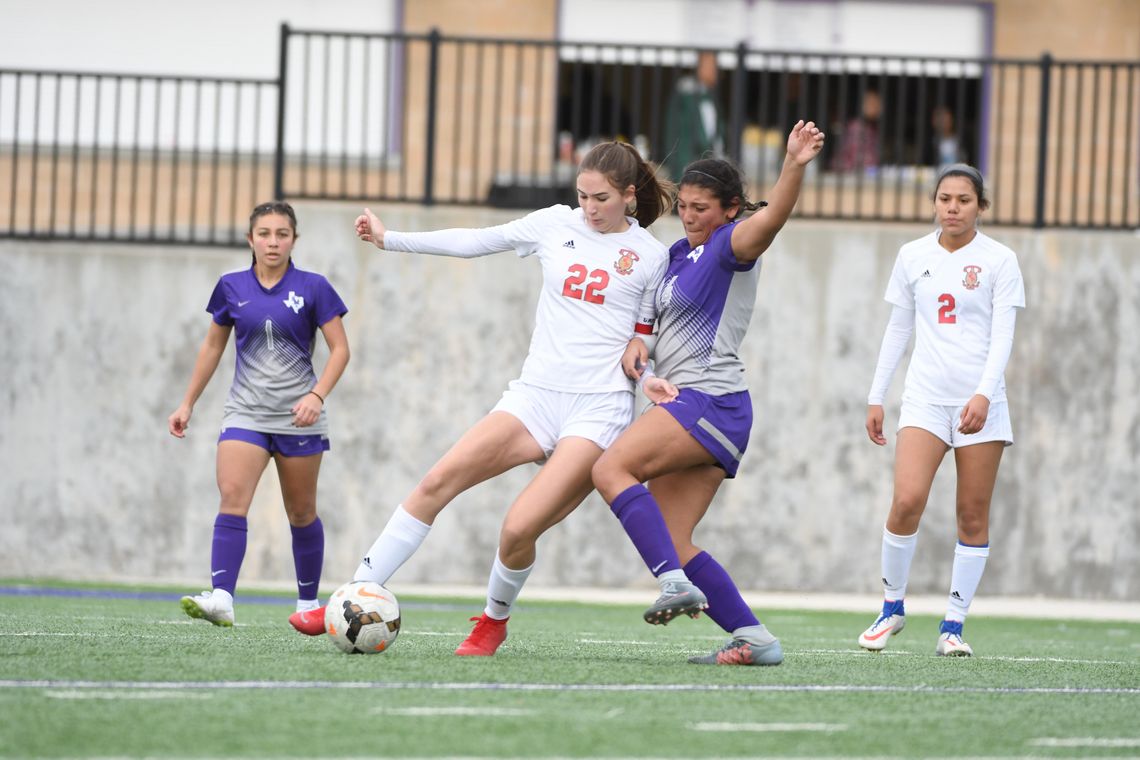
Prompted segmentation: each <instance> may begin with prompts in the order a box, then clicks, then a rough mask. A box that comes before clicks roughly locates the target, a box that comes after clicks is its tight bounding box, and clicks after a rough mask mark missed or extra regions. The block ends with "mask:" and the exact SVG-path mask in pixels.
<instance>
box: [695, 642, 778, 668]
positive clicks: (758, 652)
mask: <svg viewBox="0 0 1140 760" xmlns="http://www.w3.org/2000/svg"><path fill="white" fill-rule="evenodd" d="M783 661H784V650H783V649H781V648H780V641H779V639H772V641H771V642H769V643H767V644H753V643H752V642H751V641H746V640H744V639H733V640H732V641H730V642H728V643H727V644H725V645H724V646H722V647H721V648H720V649H715V650H713V652H712V654H706V655H701V656H700V657H690V658H689V662H691V663H693V664H694V665H779V664H780V663H781V662H783Z"/></svg>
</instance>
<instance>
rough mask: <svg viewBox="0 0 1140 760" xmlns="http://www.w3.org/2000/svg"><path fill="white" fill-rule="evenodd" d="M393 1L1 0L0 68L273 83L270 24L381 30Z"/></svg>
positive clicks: (389, 25)
mask: <svg viewBox="0 0 1140 760" xmlns="http://www.w3.org/2000/svg"><path fill="white" fill-rule="evenodd" d="M399 3H400V0H321V1H320V2H317V1H316V0H240V2H234V1H233V0H192V2H173V0H152V1H151V2H138V0H100V1H99V2H80V1H79V0H42V1H41V2H27V1H25V0H18V1H14V0H7V2H5V3H4V6H5V7H4V23H3V24H0V68H24V69H49V70H53V71H56V70H65V71H72V70H74V71H115V72H129V73H136V74H183V75H192V76H209V77H257V78H273V77H276V76H277V40H278V27H279V25H280V24H281V23H282V22H285V23H288V24H289V25H290V26H293V27H297V28H302V29H320V30H333V31H359V32H391V31H395V30H396V25H397V23H398V22H399V20H398V19H397V18H396V10H397V8H398V6H399Z"/></svg>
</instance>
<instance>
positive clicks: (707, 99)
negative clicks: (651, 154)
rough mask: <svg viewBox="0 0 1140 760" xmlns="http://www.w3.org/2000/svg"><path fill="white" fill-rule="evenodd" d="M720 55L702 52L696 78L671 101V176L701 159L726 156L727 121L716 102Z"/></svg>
mask: <svg viewBox="0 0 1140 760" xmlns="http://www.w3.org/2000/svg"><path fill="white" fill-rule="evenodd" d="M717 75H718V72H717V64H716V53H714V52H713V51H711V50H702V51H701V52H700V54H699V55H698V56H697V68H696V72H695V76H693V75H690V76H684V77H681V78H680V79H678V80H677V86H676V88H675V89H674V90H673V95H672V97H670V99H669V105H668V109H667V110H666V114H665V150H664V153H663V155H662V162H663V163H664V165H665V167H666V168H667V169H668V170H669V175H670V176H671V177H680V176H681V174H682V173H683V170H684V168H685V167H686V166H688V165H689V164H690V163H692V162H693V161H695V160H697V159H698V158H715V157H719V156H721V155H723V153H724V122H723V120H722V119H721V116H720V106H719V105H718V104H717V99H716V81H717Z"/></svg>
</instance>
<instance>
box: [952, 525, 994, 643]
mask: <svg viewBox="0 0 1140 760" xmlns="http://www.w3.org/2000/svg"><path fill="white" fill-rule="evenodd" d="M989 556H990V545H989V544H985V545H984V546H968V545H966V544H964V543H962V542H961V541H959V542H958V545H957V546H955V547H954V570H953V572H951V574H950V597H949V601H948V604H947V607H946V619H947V620H954V621H957V622H959V623H961V622H963V621H964V620H965V619H966V613H967V612H969V611H970V602H972V601H974V594H975V593H976V592H977V590H978V583H980V582H981V580H982V573H983V572H985V570H986V559H987V558H988V557H989Z"/></svg>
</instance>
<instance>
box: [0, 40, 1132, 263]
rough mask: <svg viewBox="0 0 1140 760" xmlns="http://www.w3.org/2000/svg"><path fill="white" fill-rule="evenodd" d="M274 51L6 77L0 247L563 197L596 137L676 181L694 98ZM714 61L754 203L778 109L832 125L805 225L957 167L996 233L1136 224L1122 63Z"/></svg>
mask: <svg viewBox="0 0 1140 760" xmlns="http://www.w3.org/2000/svg"><path fill="white" fill-rule="evenodd" d="M279 51H280V53H279V55H280V57H279V67H278V76H277V78H276V79H274V80H258V79H210V78H200V77H173V76H141V75H131V74H121V73H91V72H46V71H24V70H0V187H5V188H6V189H7V190H8V191H9V198H8V199H7V203H0V237H9V238H12V237H15V238H43V239H72V240H124V241H138V242H170V243H193V244H220V245H233V244H240V243H242V240H243V237H244V227H243V225H242V223H241V220H242V219H244V216H245V214H246V212H248V209H249V208H250V207H252V206H253V205H254V204H255V203H257V202H259V201H261V200H264V199H266V198H269V197H270V196H275V197H283V198H289V199H340V200H360V201H402V202H417V203H427V204H431V203H447V204H491V205H498V206H504V207H517V208H534V207H538V206H541V205H546V204H548V203H552V202H569V203H573V202H574V194H573V192H572V189H573V187H572V186H573V176H574V167H575V164H576V161H577V158H578V157H579V156H580V155H581V153H582V152H583V151H584V150H585V149H587V148H588V147H589V146H590V145H591V144H593V143H594V142H596V141H598V140H603V139H612V138H614V137H619V138H621V139H625V140H628V141H630V142H633V143H634V144H635V145H637V146H638V148H639V149H640V150H641V151H642V152H643V154H645V155H647V156H648V157H649V158H651V159H652V160H655V161H659V162H663V163H665V164H666V165H667V168H669V169H671V170H672V171H673V172H676V170H677V167H676V166H674V165H672V164H674V160H675V159H679V158H681V156H682V155H683V154H684V153H685V151H684V149H683V148H682V143H680V142H679V141H678V134H677V133H678V125H679V124H681V123H682V122H683V119H684V118H686V117H683V116H682V115H680V114H681V113H682V111H681V110H679V109H681V108H682V104H683V103H684V101H685V97H684V96H685V95H686V94H688V95H692V94H693V93H695V92H699V91H701V88H700V85H699V84H698V79H697V77H696V74H695V71H694V69H695V67H696V66H697V63H698V54H697V51H695V50H692V49H687V48H677V47H668V46H649V45H613V44H590V43H573V42H554V41H549V40H509V39H488V38H474V37H454V36H448V37H444V36H443V35H440V34H439V33H438V32H432V33H429V34H358V33H337V32H316V31H307V30H294V29H290V28H289V27H287V26H282V27H281V31H280V49H279ZM714 56H715V60H716V63H717V64H718V66H719V75H718V77H717V79H716V82H715V84H714V85H712V87H711V88H710V90H709V93H710V97H709V98H707V100H708V101H709V102H715V103H716V104H717V105H718V108H717V109H715V110H714V111H710V110H709V109H708V107H707V106H706V107H704V111H703V112H702V113H700V114H698V115H697V116H696V117H694V118H696V119H699V120H701V123H702V124H709V125H713V126H715V129H714V130H713V131H715V132H717V133H718V136H719V142H715V143H713V144H711V145H710V147H711V149H712V150H720V151H721V152H723V153H724V154H725V155H727V156H729V157H730V158H733V159H734V160H736V161H737V162H738V163H739V165H740V166H741V168H742V169H743V171H744V172H745V174H746V175H747V177H748V178H749V180H750V182H751V183H752V184H753V186H754V188H755V189H754V191H753V194H754V195H762V193H763V191H764V189H765V188H766V187H767V186H769V185H770V184H771V183H772V182H773V181H774V180H775V177H776V175H777V174H778V171H779V166H780V161H781V160H782V155H783V142H784V139H785V137H786V134H787V131H788V129H789V128H790V126H791V124H792V122H793V121H794V120H795V119H796V118H799V117H801V116H802V117H807V118H812V119H814V120H816V121H817V122H818V123H820V124H821V125H822V126H823V127H824V129H825V130H827V132H828V133H829V139H828V146H827V149H826V152H825V155H824V156H822V157H821V158H820V160H818V161H816V162H814V163H813V164H812V166H811V167H810V175H809V178H808V181H807V183H806V185H805V188H804V192H803V195H802V197H801V202H800V204H799V207H798V209H797V213H798V214H799V215H801V216H804V217H809V218H817V219H850V220H868V221H906V222H916V221H927V220H928V219H929V218H930V203H929V194H930V191H931V189H932V188H931V184H932V182H933V178H934V176H935V173H936V170H937V167H938V166H939V165H940V164H941V163H943V162H945V161H948V160H954V159H958V160H966V161H969V162H970V163H973V164H975V165H977V166H979V167H980V168H981V169H982V170H983V172H984V173H985V174H986V177H987V179H988V181H989V183H990V185H991V188H992V191H993V196H994V208H993V210H992V211H991V213H990V221H991V223H998V224H1006V225H1018V226H1033V227H1073V228H1095V229H1133V228H1137V227H1140V189H1138V188H1140V161H1138V158H1140V155H1138V153H1140V117H1138V114H1137V110H1138V108H1140V64H1138V63H1137V62H1123V61H1099V62H1089V61H1057V60H1054V59H1052V58H1051V57H1050V56H1049V55H1044V56H1042V57H1041V58H1040V59H1022V60H1015V59H941V58H920V57H893V56H874V55H844V56H836V55H823V54H818V53H810V54H807V53H799V52H795V51H758V50H750V49H748V48H747V47H745V46H743V45H741V46H739V47H737V48H732V49H724V50H719V51H714ZM689 100H693V98H689ZM874 112H877V114H875V113H874ZM868 115H875V116H876V118H873V119H872V118H867V116H868ZM693 123H694V124H695V123H696V122H693Z"/></svg>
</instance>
